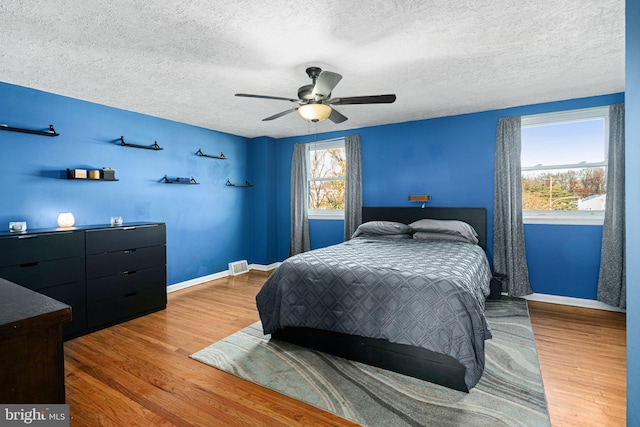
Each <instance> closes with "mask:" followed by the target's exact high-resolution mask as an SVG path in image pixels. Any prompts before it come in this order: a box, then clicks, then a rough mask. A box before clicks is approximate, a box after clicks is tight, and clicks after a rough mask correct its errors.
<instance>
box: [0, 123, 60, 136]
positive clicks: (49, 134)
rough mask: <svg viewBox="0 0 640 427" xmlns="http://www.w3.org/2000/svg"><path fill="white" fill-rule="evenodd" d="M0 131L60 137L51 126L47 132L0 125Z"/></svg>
mask: <svg viewBox="0 0 640 427" xmlns="http://www.w3.org/2000/svg"><path fill="white" fill-rule="evenodd" d="M0 130H6V131H9V132H20V133H30V134H32V135H41V136H58V135H60V134H59V133H57V132H56V130H55V129H54V128H53V125H49V130H34V129H23V128H14V127H13V126H9V125H5V124H0Z"/></svg>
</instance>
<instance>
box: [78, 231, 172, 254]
mask: <svg viewBox="0 0 640 427" xmlns="http://www.w3.org/2000/svg"><path fill="white" fill-rule="evenodd" d="M86 239H87V241H86V248H87V254H98V253H103V252H113V251H123V250H127V249H133V248H140V247H146V246H159V245H164V244H165V241H166V232H165V225H164V224H151V225H137V226H132V227H114V228H103V229H97V230H88V231H87V232H86Z"/></svg>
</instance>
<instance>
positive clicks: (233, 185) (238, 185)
mask: <svg viewBox="0 0 640 427" xmlns="http://www.w3.org/2000/svg"><path fill="white" fill-rule="evenodd" d="M227 187H253V184H251V183H250V182H249V181H247V180H245V181H244V184H233V183H232V182H231V181H229V180H227Z"/></svg>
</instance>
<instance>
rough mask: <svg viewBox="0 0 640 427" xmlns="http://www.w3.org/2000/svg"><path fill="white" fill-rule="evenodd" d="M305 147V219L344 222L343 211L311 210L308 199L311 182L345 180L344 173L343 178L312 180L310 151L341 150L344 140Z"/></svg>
mask: <svg viewBox="0 0 640 427" xmlns="http://www.w3.org/2000/svg"><path fill="white" fill-rule="evenodd" d="M306 147H307V176H308V178H307V217H308V218H309V219H320V220H344V209H311V207H310V206H309V204H310V202H311V200H310V197H309V191H310V190H309V188H310V183H311V181H337V180H346V178H347V176H346V172H345V175H344V176H343V177H336V178H331V179H327V178H324V179H312V177H311V151H314V150H328V149H330V148H342V149H345V138H344V137H339V138H332V139H326V140H323V141H316V142H309V143H307V144H306Z"/></svg>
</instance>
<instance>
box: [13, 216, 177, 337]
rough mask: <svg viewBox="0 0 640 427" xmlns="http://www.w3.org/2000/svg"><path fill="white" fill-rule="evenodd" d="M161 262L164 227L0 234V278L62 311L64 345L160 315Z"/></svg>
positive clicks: (163, 285)
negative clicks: (65, 314)
mask: <svg viewBox="0 0 640 427" xmlns="http://www.w3.org/2000/svg"><path fill="white" fill-rule="evenodd" d="M166 259H167V257H166V227H165V224H164V223H132V224H125V225H123V226H119V227H111V226H109V225H101V226H83V227H74V228H71V229H60V228H58V229H39V230H28V231H27V232H25V233H11V232H3V233H0V277H2V278H5V279H7V280H10V281H12V282H14V283H17V284H19V285H21V286H24V287H26V288H29V289H31V290H34V291H37V292H39V293H41V294H44V295H47V296H49V297H51V298H54V299H56V300H58V301H61V302H64V303H65V304H68V305H70V306H71V307H72V321H71V322H70V323H68V324H66V325H64V327H63V332H64V337H65V339H70V338H74V337H77V336H80V335H83V334H85V333H88V332H92V331H95V330H98V329H101V328H104V327H107V326H110V325H114V324H117V323H120V322H123V321H126V320H130V319H133V318H135V317H139V316H142V315H145V314H148V313H151V312H154V311H158V310H162V309H164V308H165V307H166V305H167V287H166V286H167V279H166V277H167V273H166Z"/></svg>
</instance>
